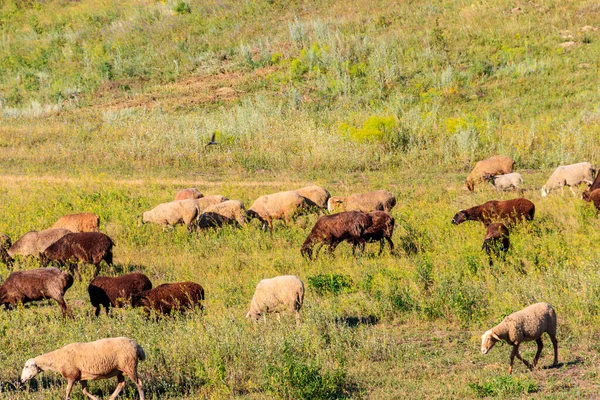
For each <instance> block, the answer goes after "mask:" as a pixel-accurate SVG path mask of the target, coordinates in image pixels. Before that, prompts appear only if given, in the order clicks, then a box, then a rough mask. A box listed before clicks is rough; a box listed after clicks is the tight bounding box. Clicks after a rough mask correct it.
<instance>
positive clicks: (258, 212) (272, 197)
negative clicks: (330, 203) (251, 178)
mask: <svg viewBox="0 0 600 400" xmlns="http://www.w3.org/2000/svg"><path fill="white" fill-rule="evenodd" d="M306 206H307V204H306V201H305V200H304V197H302V196H300V195H299V194H298V193H296V192H295V191H293V190H289V191H287V192H278V193H273V194H269V195H265V196H260V197H259V198H258V199H256V200H255V201H254V203H252V206H250V208H249V209H248V211H246V214H247V215H248V217H249V218H250V219H252V218H256V219H258V220H259V221H260V222H262V224H263V229H265V228H266V227H267V226H268V227H269V229H270V230H271V231H272V230H273V220H274V219H284V220H285V222H286V223H287V224H289V223H290V218H291V217H292V216H293V215H294V214H296V213H297V212H299V211H301V210H303V209H304V208H306Z"/></svg>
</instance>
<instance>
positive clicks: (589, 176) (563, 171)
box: [542, 162, 596, 197]
mask: <svg viewBox="0 0 600 400" xmlns="http://www.w3.org/2000/svg"><path fill="white" fill-rule="evenodd" d="M595 173H596V171H595V170H594V167H593V166H592V164H590V163H589V162H582V163H577V164H571V165H561V166H559V167H557V168H556V169H555V170H554V172H553V173H552V175H551V176H550V178H549V179H548V182H546V184H545V185H544V186H543V187H542V197H546V196H548V193H550V192H551V191H553V190H555V189H560V188H562V187H563V186H568V187H569V189H571V193H573V195H577V193H575V191H574V190H573V186H577V185H579V184H580V183H586V184H587V185H588V186H590V185H591V184H592V182H593V181H594V174H595Z"/></svg>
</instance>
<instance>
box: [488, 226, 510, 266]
mask: <svg viewBox="0 0 600 400" xmlns="http://www.w3.org/2000/svg"><path fill="white" fill-rule="evenodd" d="M509 235H510V234H509V231H508V228H507V227H506V225H504V224H501V223H495V224H490V225H489V226H488V227H487V232H486V233H485V238H484V239H483V247H482V250H485V252H486V254H487V255H488V256H490V265H493V260H492V256H496V257H499V256H500V254H504V253H506V252H507V251H508V249H509V248H510V240H509Z"/></svg>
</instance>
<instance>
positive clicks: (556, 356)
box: [550, 335, 558, 367]
mask: <svg viewBox="0 0 600 400" xmlns="http://www.w3.org/2000/svg"><path fill="white" fill-rule="evenodd" d="M550 340H551V341H552V347H553V348H554V362H553V363H552V366H553V367H556V366H557V365H558V340H556V335H550Z"/></svg>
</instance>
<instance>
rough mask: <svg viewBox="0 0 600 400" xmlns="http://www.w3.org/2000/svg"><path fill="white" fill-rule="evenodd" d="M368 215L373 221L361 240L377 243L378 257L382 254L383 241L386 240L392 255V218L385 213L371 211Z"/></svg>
mask: <svg viewBox="0 0 600 400" xmlns="http://www.w3.org/2000/svg"><path fill="white" fill-rule="evenodd" d="M368 215H369V216H370V217H371V219H372V220H373V224H372V225H371V226H370V227H368V228H367V229H365V231H364V232H363V234H362V238H363V239H365V241H367V242H376V241H379V255H381V253H383V246H384V241H385V240H387V242H388V244H389V245H390V252H391V253H392V254H393V253H394V242H392V235H393V234H394V224H395V222H396V221H395V220H394V217H392V215H391V214H390V213H388V212H385V211H372V212H370V213H368Z"/></svg>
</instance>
